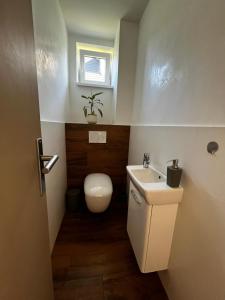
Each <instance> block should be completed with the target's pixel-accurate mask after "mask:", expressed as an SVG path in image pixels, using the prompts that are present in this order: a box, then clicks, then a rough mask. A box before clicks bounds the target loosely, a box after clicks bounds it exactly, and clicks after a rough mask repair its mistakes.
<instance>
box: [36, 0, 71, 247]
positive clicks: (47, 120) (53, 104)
mask: <svg viewBox="0 0 225 300" xmlns="http://www.w3.org/2000/svg"><path fill="white" fill-rule="evenodd" d="M32 7H33V19H34V34H35V48H36V64H37V72H38V74H37V75H38V92H39V103H40V115H41V120H42V124H41V128H42V138H43V144H44V152H45V154H49V155H51V154H55V153H58V154H59V156H60V161H59V162H57V165H56V167H55V169H54V170H53V171H52V172H51V173H50V174H49V175H46V193H47V206H48V218H49V233H50V248H51V250H52V248H53V245H54V241H55V239H56V236H57V233H58V229H59V227H60V224H61V221H62V217H63V214H64V195H65V190H66V172H65V170H66V159H65V128H64V127H65V126H64V122H65V120H66V115H67V108H68V51H67V32H66V27H65V23H64V19H63V16H62V12H61V8H60V6H59V2H58V0H32Z"/></svg>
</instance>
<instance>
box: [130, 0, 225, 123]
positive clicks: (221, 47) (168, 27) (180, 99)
mask: <svg viewBox="0 0 225 300" xmlns="http://www.w3.org/2000/svg"><path fill="white" fill-rule="evenodd" d="M203 7H204V9H203ZM224 8H225V2H224V1H222V0H216V1H213V2H212V1H209V0H198V1H194V0H190V1H185V0H182V1H178V0H169V1H163V0H159V1H156V0H152V1H150V2H149V5H148V6H147V9H146V11H145V13H144V17H143V19H142V22H141V26H140V36H139V45H138V49H139V51H138V69H137V76H136V79H137V80H136V83H137V84H136V95H135V104H134V111H133V112H134V114H133V117H134V118H133V122H134V123H141V124H188V125H189V124H190V125H193V124H194V125H196V124H197V125H224V123H225V101H224V99H225V89H224V77H225V64H224V63H223V61H224V53H225V43H224V35H225V26H224V23H225V22H224Z"/></svg>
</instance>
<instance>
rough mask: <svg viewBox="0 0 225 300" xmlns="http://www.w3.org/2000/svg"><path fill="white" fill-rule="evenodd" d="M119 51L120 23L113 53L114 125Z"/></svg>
mask: <svg viewBox="0 0 225 300" xmlns="http://www.w3.org/2000/svg"><path fill="white" fill-rule="evenodd" d="M119 50H120V22H119V24H118V27H117V31H116V35H115V39H114V51H113V72H112V73H113V74H112V86H113V123H116V106H117V86H118V72H119Z"/></svg>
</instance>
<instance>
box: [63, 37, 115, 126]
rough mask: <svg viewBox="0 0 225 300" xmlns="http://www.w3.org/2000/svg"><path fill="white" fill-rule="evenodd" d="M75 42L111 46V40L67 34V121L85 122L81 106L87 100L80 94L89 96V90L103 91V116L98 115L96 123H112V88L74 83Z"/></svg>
mask: <svg viewBox="0 0 225 300" xmlns="http://www.w3.org/2000/svg"><path fill="white" fill-rule="evenodd" d="M76 42H80V43H88V44H94V45H102V46H109V47H112V46H113V41H110V40H102V39H93V38H90V37H85V36H79V35H72V34H70V35H69V86H70V104H69V112H68V117H67V122H70V123H87V121H86V119H85V116H84V113H83V106H84V105H85V104H87V101H85V100H84V99H82V98H81V95H85V96H89V95H90V94H91V92H93V93H95V92H96V93H97V92H103V95H101V96H100V97H99V98H101V100H102V102H103V104H104V107H103V118H101V117H100V116H98V123H100V124H112V118H113V111H112V106H113V92H112V89H106V88H96V87H87V86H81V85H77V83H76Z"/></svg>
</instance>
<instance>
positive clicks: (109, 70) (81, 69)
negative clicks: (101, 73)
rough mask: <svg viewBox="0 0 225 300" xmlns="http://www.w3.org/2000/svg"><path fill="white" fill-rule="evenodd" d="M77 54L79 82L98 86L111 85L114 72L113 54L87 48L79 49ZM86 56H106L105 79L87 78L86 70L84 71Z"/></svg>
mask: <svg viewBox="0 0 225 300" xmlns="http://www.w3.org/2000/svg"><path fill="white" fill-rule="evenodd" d="M78 51H79V53H78V56H77V59H78V61H77V73H78V76H77V77H78V78H77V79H78V84H80V85H87V86H96V87H111V73H112V66H111V64H112V55H111V53H108V52H103V51H94V50H93V51H92V50H86V49H79V50H78ZM85 56H93V57H96V58H105V59H106V73H105V81H104V82H100V81H93V80H85V71H84V57H85Z"/></svg>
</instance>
